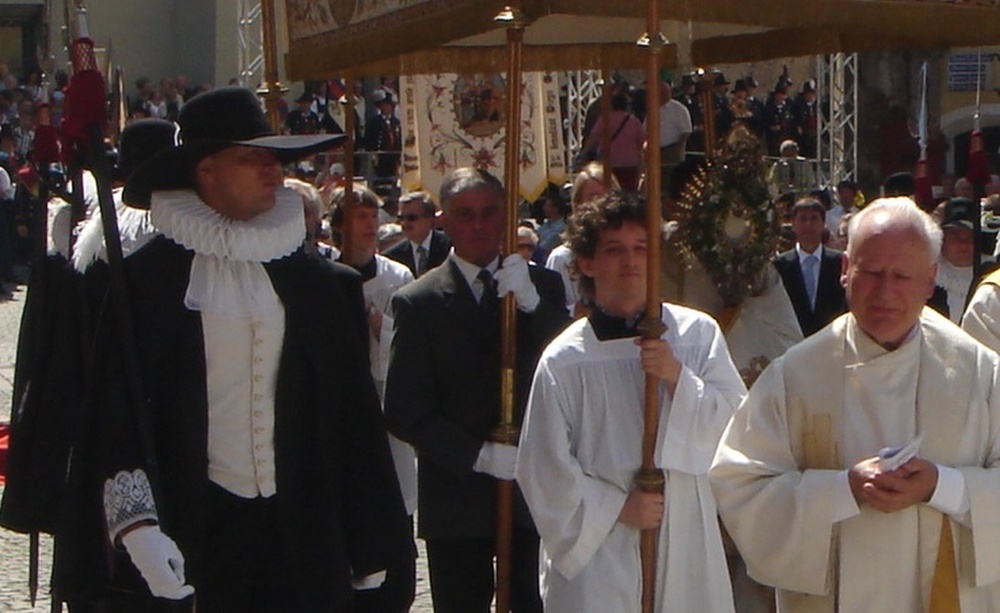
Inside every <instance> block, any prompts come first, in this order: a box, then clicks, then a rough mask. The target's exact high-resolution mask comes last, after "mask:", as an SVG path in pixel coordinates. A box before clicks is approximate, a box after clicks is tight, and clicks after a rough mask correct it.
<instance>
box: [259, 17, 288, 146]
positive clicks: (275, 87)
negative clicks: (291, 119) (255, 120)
mask: <svg viewBox="0 0 1000 613" xmlns="http://www.w3.org/2000/svg"><path fill="white" fill-rule="evenodd" d="M260 10H261V13H260V19H261V24H260V29H261V38H262V39H263V42H264V82H263V83H261V84H260V87H259V88H257V95H258V96H260V97H262V98H264V108H265V109H266V111H267V121H268V123H270V124H271V129H272V130H274V131H275V133H277V132H278V131H279V130H280V129H281V119H280V118H279V116H278V106H279V103H280V102H281V97H282V96H283V95H285V93H286V92H288V88H287V87H285V86H284V85H282V84H281V83H280V82H279V81H278V38H277V36H276V35H275V23H276V19H275V16H274V0H261V2H260Z"/></svg>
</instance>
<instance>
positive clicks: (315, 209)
mask: <svg viewBox="0 0 1000 613" xmlns="http://www.w3.org/2000/svg"><path fill="white" fill-rule="evenodd" d="M285 187H287V188H289V189H291V190H294V191H295V192H297V193H298V194H299V196H301V197H302V204H303V205H304V206H305V208H306V209H307V210H308V211H309V212H310V213H312V215H313V216H315V217H317V218H318V217H321V216H322V215H323V199H322V198H321V197H320V195H319V190H318V189H316V188H315V187H313V186H312V185H310V184H308V183H306V182H305V181H300V180H298V179H293V178H287V179H285Z"/></svg>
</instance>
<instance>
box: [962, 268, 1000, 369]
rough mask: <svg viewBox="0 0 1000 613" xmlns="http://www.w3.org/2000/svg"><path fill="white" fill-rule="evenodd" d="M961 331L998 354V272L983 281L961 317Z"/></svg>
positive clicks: (999, 318)
mask: <svg viewBox="0 0 1000 613" xmlns="http://www.w3.org/2000/svg"><path fill="white" fill-rule="evenodd" d="M962 329H963V330H965V331H966V332H968V333H969V334H970V335H972V337H973V338H975V339H976V340H977V341H979V342H980V343H982V344H984V345H986V346H987V347H989V348H990V349H992V350H993V351H998V352H1000V270H997V271H993V272H992V273H990V274H989V275H987V276H986V278H984V279H983V281H982V283H980V284H979V287H977V288H976V292H975V293H974V294H973V295H972V300H970V301H969V306H968V307H967V308H966V309H965V314H964V315H963V316H962Z"/></svg>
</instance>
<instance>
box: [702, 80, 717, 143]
mask: <svg viewBox="0 0 1000 613" xmlns="http://www.w3.org/2000/svg"><path fill="white" fill-rule="evenodd" d="M712 83H713V80H712V77H711V75H710V74H709V73H708V72H707V71H705V70H702V69H698V88H699V90H700V91H699V92H698V93H699V94H700V95H701V115H702V117H703V119H704V122H705V159H706V160H707V161H709V162H711V161H712V160H714V159H715V149H716V146H717V145H718V143H716V142H715V139H716V134H715V97H714V96H713V92H712Z"/></svg>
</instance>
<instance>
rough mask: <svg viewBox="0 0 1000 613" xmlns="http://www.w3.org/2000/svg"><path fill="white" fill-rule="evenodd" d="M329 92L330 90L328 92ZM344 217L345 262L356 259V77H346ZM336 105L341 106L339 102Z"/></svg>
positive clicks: (343, 247)
mask: <svg viewBox="0 0 1000 613" xmlns="http://www.w3.org/2000/svg"><path fill="white" fill-rule="evenodd" d="M328 91H329V90H328ZM343 100H344V132H345V135H346V136H347V138H346V139H345V140H344V216H343V218H342V219H343V220H344V222H343V227H342V228H341V233H340V241H341V242H340V248H341V252H342V253H344V254H345V256H344V261H345V262H346V261H349V259H350V258H353V257H354V255H353V254H354V251H353V250H354V223H353V222H352V221H351V220H352V219H353V218H354V213H353V207H354V200H355V198H354V172H355V169H354V146H355V143H354V135H355V130H357V127H356V124H357V121H358V118H357V117H355V116H354V75H352V74H345V75H344V99H343ZM335 104H340V101H337V102H336V103H335Z"/></svg>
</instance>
